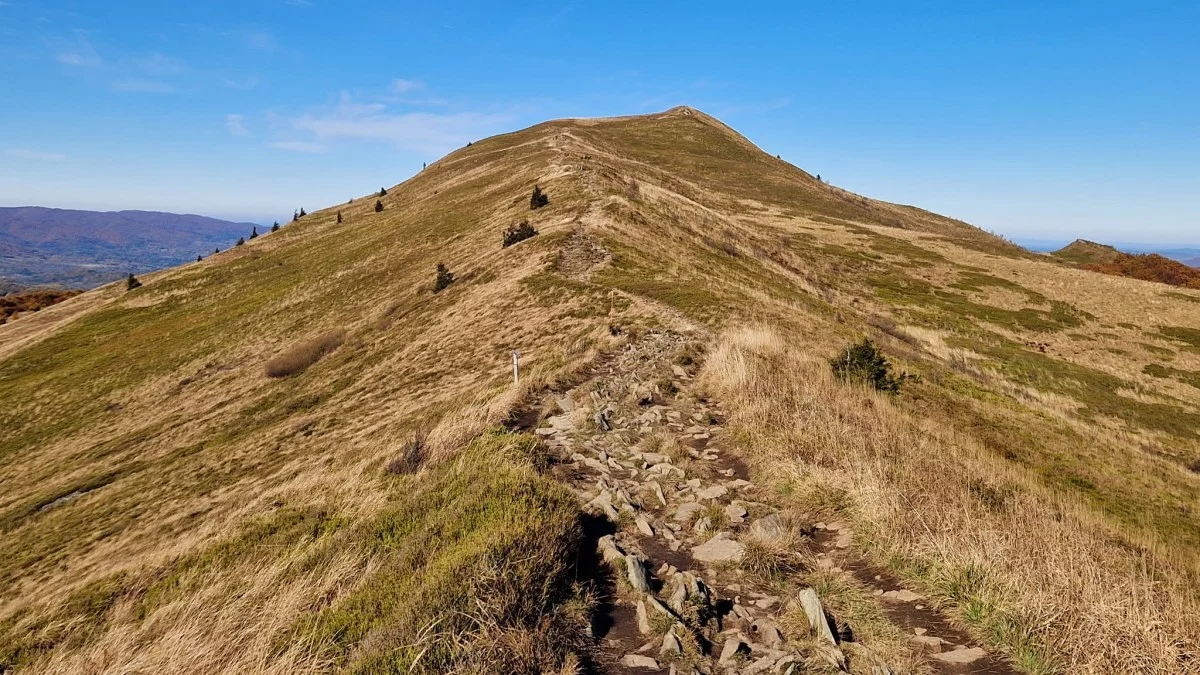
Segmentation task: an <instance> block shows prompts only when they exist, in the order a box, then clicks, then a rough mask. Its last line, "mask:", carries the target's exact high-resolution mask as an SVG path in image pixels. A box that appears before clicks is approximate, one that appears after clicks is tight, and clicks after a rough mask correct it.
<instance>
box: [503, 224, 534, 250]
mask: <svg viewBox="0 0 1200 675" xmlns="http://www.w3.org/2000/svg"><path fill="white" fill-rule="evenodd" d="M537 233H538V231H537V230H535V229H533V226H532V225H530V224H529V221H528V220H522V221H521V222H520V223H517V224H516V225H513V226H512V227H510V228H508V229H507V230H505V231H504V246H505V247H509V246H512V245H513V244H515V243H517V242H519V241H525V240H526V239H529V238H530V237H533V236H535V235H536V234H537Z"/></svg>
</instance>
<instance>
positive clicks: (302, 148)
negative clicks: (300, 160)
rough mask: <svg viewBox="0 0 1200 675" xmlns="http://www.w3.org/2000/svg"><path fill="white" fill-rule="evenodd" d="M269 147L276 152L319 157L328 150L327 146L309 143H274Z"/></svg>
mask: <svg viewBox="0 0 1200 675" xmlns="http://www.w3.org/2000/svg"><path fill="white" fill-rule="evenodd" d="M270 146H271V147H272V148H275V149H276V150H290V151H292V152H305V153H308V154H311V155H319V154H321V153H323V152H326V151H328V150H329V148H328V146H325V145H322V144H320V143H313V142H310V141H275V142H274V143H271V144H270Z"/></svg>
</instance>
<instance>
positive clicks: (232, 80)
mask: <svg viewBox="0 0 1200 675" xmlns="http://www.w3.org/2000/svg"><path fill="white" fill-rule="evenodd" d="M221 85H222V86H224V87H228V88H229V89H253V88H255V87H257V86H258V77H256V76H254V75H246V76H244V77H227V78H225V79H224V80H221Z"/></svg>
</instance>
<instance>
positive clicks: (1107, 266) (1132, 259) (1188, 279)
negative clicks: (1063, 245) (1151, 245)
mask: <svg viewBox="0 0 1200 675" xmlns="http://www.w3.org/2000/svg"><path fill="white" fill-rule="evenodd" d="M1084 269H1088V270H1092V271H1093V272H1101V273H1103V274H1112V275H1115V276H1119V277H1133V278H1134V279H1141V280H1143V281H1157V282H1159V283H1163V284H1170V285H1172V286H1183V287H1184V288H1200V269H1196V268H1194V267H1188V266H1187V265H1184V264H1183V263H1181V262H1176V261H1174V260H1171V259H1170V258H1164V257H1163V256H1161V255H1159V254H1157V253H1147V254H1144V255H1133V254H1128V253H1127V254H1123V255H1122V256H1121V257H1120V258H1118V259H1116V260H1113V261H1111V262H1105V263H1094V264H1091V265H1084Z"/></svg>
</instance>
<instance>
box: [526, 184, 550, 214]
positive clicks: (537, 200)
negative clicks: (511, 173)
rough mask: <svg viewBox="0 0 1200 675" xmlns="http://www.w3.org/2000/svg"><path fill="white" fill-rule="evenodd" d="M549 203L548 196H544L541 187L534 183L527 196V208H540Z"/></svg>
mask: <svg viewBox="0 0 1200 675" xmlns="http://www.w3.org/2000/svg"><path fill="white" fill-rule="evenodd" d="M549 203H550V198H549V197H547V196H546V193H545V192H542V188H540V187H538V186H537V185H534V186H533V194H532V195H530V196H529V208H530V209H540V208H542V207H543V206H545V205H547V204H549Z"/></svg>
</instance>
